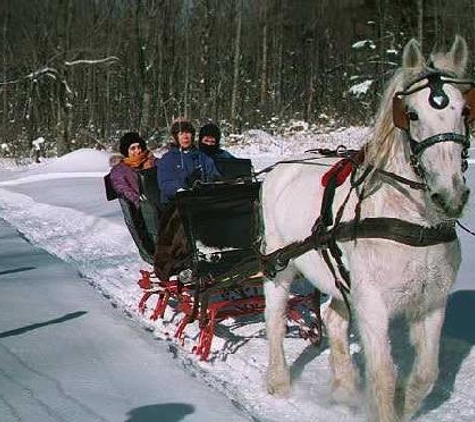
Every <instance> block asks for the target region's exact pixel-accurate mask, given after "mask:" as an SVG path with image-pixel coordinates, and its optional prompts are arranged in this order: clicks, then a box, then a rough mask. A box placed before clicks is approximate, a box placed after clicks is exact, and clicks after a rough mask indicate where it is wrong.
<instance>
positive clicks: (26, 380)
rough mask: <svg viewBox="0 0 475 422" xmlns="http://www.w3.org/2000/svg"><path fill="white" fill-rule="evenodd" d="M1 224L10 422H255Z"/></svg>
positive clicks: (2, 399) (4, 396)
mask: <svg viewBox="0 0 475 422" xmlns="http://www.w3.org/2000/svg"><path fill="white" fill-rule="evenodd" d="M191 375H192V374H190V372H189V371H184V370H183V369H182V368H180V366H179V365H177V362H173V355H172V354H171V353H169V351H168V344H167V342H166V341H161V340H158V339H154V338H153V337H152V336H150V333H147V332H145V331H144V330H143V329H141V328H140V327H139V326H138V325H137V324H136V323H134V322H133V321H132V320H130V319H129V318H127V317H126V315H125V314H124V313H122V312H120V311H119V310H117V309H114V308H113V307H111V306H110V302H109V301H108V300H106V299H105V298H104V297H102V296H101V295H98V294H97V290H95V289H94V288H92V286H90V285H89V284H88V283H87V282H86V281H85V280H84V279H82V278H80V276H79V275H78V273H77V271H76V270H75V269H74V268H73V267H72V266H71V265H68V264H66V263H64V262H63V261H61V260H59V259H58V258H56V257H53V256H51V255H49V254H48V253H46V252H45V251H43V250H41V249H39V248H37V247H33V246H32V245H31V244H30V243H28V242H27V241H26V240H25V239H24V238H22V237H20V235H19V233H18V232H17V231H16V230H14V229H13V228H12V227H11V226H9V225H8V224H6V222H5V221H4V220H2V219H0V421H2V422H19V421H22V422H53V421H58V422H61V421H64V422H106V421H109V422H120V421H128V422H133V421H135V422H138V421H142V422H144V421H152V420H153V421H161V422H166V421H169V422H172V421H182V420H183V421H214V422H221V421H229V422H232V421H236V422H238V421H244V420H248V419H247V418H246V417H245V416H244V414H243V413H242V412H241V411H240V410H239V409H237V408H236V407H235V406H233V404H232V403H231V401H230V400H228V398H227V397H225V396H223V395H221V394H220V393H218V392H217V391H216V390H213V389H211V388H209V387H207V386H206V385H205V384H203V383H202V382H200V381H199V380H198V379H197V378H196V377H192V376H191Z"/></svg>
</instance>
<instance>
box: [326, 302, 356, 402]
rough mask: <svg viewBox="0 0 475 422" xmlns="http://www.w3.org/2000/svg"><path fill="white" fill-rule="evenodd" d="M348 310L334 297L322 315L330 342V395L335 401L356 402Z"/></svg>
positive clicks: (354, 371)
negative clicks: (331, 374)
mask: <svg viewBox="0 0 475 422" xmlns="http://www.w3.org/2000/svg"><path fill="white" fill-rule="evenodd" d="M349 316H350V315H349V310H348V308H347V306H346V304H345V303H344V302H342V301H340V300H337V299H335V298H332V299H331V302H330V305H329V306H328V308H327V309H326V310H325V312H324V314H323V317H324V321H325V327H326V330H327V334H328V339H329V342H330V364H331V368H332V372H333V383H332V397H333V399H334V400H335V401H337V402H340V403H346V404H356V401H357V400H358V392H357V388H358V375H357V372H356V369H355V366H354V364H353V362H352V359H351V354H350V344H349V337H348V334H349V333H348V329H349Z"/></svg>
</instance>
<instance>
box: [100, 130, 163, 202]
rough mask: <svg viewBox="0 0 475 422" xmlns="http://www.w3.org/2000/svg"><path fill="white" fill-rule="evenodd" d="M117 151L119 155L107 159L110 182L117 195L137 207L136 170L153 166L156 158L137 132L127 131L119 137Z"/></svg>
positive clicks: (137, 186) (137, 184)
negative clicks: (109, 168) (109, 165)
mask: <svg viewBox="0 0 475 422" xmlns="http://www.w3.org/2000/svg"><path fill="white" fill-rule="evenodd" d="M119 151H120V155H113V156H111V157H110V160H109V162H110V163H111V165H112V169H111V171H110V182H111V184H112V187H113V189H114V190H115V192H116V193H117V195H118V196H119V197H123V198H125V199H127V200H128V201H129V202H131V203H132V204H134V206H135V208H136V209H138V208H139V198H140V192H139V180H138V174H137V172H138V171H139V170H142V169H148V168H152V167H154V166H155V165H156V158H155V156H154V155H153V153H152V152H151V151H149V150H148V149H147V144H146V143H145V141H144V140H143V139H142V137H141V136H140V135H139V134H138V133H137V132H127V133H126V134H124V135H123V136H122V138H120V143H119Z"/></svg>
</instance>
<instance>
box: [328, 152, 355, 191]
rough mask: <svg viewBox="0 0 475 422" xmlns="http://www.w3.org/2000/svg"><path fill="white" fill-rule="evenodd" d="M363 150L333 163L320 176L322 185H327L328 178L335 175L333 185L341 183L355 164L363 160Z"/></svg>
mask: <svg viewBox="0 0 475 422" xmlns="http://www.w3.org/2000/svg"><path fill="white" fill-rule="evenodd" d="M363 157H364V155H363V152H362V151H358V152H356V153H355V154H353V155H352V156H351V157H350V158H343V159H342V160H340V161H338V162H337V163H336V164H334V165H333V166H332V167H331V168H330V170H328V171H327V172H326V173H325V174H324V175H323V177H322V186H323V187H325V188H326V187H327V186H328V183H329V182H330V179H332V178H333V177H335V187H336V186H340V185H342V184H343V183H344V182H345V180H346V179H347V178H348V176H349V175H350V174H351V172H352V171H353V168H354V166H355V164H360V163H361V162H362V161H363Z"/></svg>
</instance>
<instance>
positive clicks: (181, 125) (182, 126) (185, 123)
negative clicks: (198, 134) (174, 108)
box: [170, 119, 195, 144]
mask: <svg viewBox="0 0 475 422" xmlns="http://www.w3.org/2000/svg"><path fill="white" fill-rule="evenodd" d="M170 132H171V134H172V136H173V139H174V140H175V142H176V143H177V144H178V134H179V133H180V132H189V133H191V136H192V138H194V137H195V128H194V127H193V125H192V124H191V122H190V121H189V120H184V119H179V120H175V121H174V122H173V124H172V127H171V130H170Z"/></svg>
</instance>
